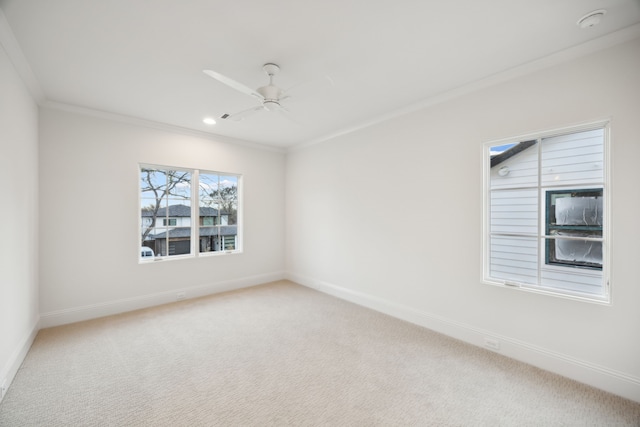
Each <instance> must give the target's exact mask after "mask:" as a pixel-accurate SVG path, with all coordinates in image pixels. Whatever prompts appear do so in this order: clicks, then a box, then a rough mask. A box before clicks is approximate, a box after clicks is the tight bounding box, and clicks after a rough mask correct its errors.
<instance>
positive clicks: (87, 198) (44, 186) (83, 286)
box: [40, 108, 285, 326]
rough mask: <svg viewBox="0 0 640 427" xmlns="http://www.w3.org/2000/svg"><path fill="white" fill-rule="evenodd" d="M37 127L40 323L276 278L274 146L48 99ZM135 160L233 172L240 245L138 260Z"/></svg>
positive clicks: (280, 179) (279, 262) (279, 181)
mask: <svg viewBox="0 0 640 427" xmlns="http://www.w3.org/2000/svg"><path fill="white" fill-rule="evenodd" d="M40 135H41V143H40V219H41V223H40V229H41V233H40V310H41V313H42V325H43V326H50V325H56V324H61V323H66V322H71V321H76V320H81V319H86V318H91V317H96V316H99V315H104V314H112V313H115V312H119V311H123V310H130V309H134V308H139V307H144V306H148V305H153V304H158V303H163V302H169V301H175V299H176V293H177V292H178V291H186V294H187V297H194V296H198V295H203V294H207V293H211V292H215V291H220V290H225V289H232V288H237V287H241V286H249V285H254V284H258V283H264V282H266V281H270V280H276V279H280V278H282V277H283V274H284V273H283V266H284V239H283V237H282V236H283V235H284V169H285V168H284V161H285V156H284V154H283V153H282V152H277V151H268V150H261V149H255V148H252V147H248V146H242V145H237V144H230V143H228V142H221V141H216V140H211V139H206V138H203V137H198V136H186V135H181V134H177V133H172V132H169V131H165V130H159V129H153V128H150V127H144V126H140V125H137V124H132V123H124V122H118V121H112V120H108V119H106V118H98V117H90V116H88V115H81V114H77V113H74V112H66V111H61V110H54V109H47V108H43V109H41V111H40ZM139 163H148V164H157V165H168V166H181V167H188V168H196V169H206V170H214V171H221V172H233V173H239V174H242V175H243V180H244V190H245V191H244V252H243V253H242V254H234V255H223V256H212V257H202V258H199V259H183V260H165V261H159V262H153V263H145V264H139V263H138V258H139V246H140V243H139V224H138V219H139V215H140V211H139V206H138V193H139V169H138V164H139Z"/></svg>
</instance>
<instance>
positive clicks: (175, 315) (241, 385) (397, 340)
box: [0, 281, 640, 427]
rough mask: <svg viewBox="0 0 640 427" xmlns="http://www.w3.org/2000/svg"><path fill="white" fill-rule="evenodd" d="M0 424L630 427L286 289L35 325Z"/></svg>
mask: <svg viewBox="0 0 640 427" xmlns="http://www.w3.org/2000/svg"><path fill="white" fill-rule="evenodd" d="M0 425H2V426H48V427H50V426H639V425H640V404H638V403H634V402H631V401H629V400H625V399H622V398H620V397H616V396H613V395H611V394H608V393H605V392H602V391H598V390H596V389H593V388H591V387H588V386H585V385H582V384H579V383H576V382H574V381H570V380H567V379H564V378H562V377H560V376H557V375H554V374H550V373H548V372H545V371H542V370H539V369H536V368H534V367H531V366H528V365H525V364H522V363H519V362H516V361H513V360H510V359H508V358H506V357H503V356H501V355H499V354H496V353H493V352H490V351H487V350H484V349H481V348H476V347H473V346H470V345H467V344H465V343H462V342H459V341H456V340H453V339H450V338H447V337H445V336H442V335H440V334H437V333H434V332H432V331H429V330H427V329H424V328H420V327H417V326H415V325H412V324H409V323H406V322H403V321H400V320H397V319H393V318H391V317H388V316H385V315H383V314H380V313H376V312H374V311H371V310H368V309H365V308H362V307H359V306H356V305H353V304H350V303H348V302H345V301H341V300H339V299H336V298H333V297H331V296H327V295H324V294H321V293H319V292H316V291H313V290H310V289H307V288H304V287H301V286H298V285H295V284H293V283H291V282H286V281H282V282H275V283H270V284H266V285H263V286H258V287H254V288H250V289H245V290H240V291H234V292H228V293H224V294H219V295H214V296H210V297H205V298H200V299H195V300H187V301H182V302H179V303H175V304H169V305H164V306H160V307H155V308H152V309H145V310H140V311H136V312H131V313H126V314H122V315H117V316H111V317H107V318H102V319H96V320H92V321H87V322H82V323H77V324H72V325H66V326H61V327H56V328H50V329H43V330H41V331H40V333H39V334H38V336H37V338H36V340H35V342H34V344H33V346H32V348H31V350H30V352H29V353H28V355H27V357H26V359H25V361H24V363H23V365H22V367H21V368H20V370H19V372H18V374H17V376H16V378H15V380H14V382H13V384H12V386H11V388H10V389H9V391H8V393H7V395H6V397H5V399H4V400H3V402H2V404H1V405H0Z"/></svg>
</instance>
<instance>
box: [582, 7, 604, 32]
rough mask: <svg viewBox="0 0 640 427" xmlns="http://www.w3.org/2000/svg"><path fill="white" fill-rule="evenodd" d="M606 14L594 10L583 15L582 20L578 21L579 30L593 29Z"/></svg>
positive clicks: (600, 10) (599, 10) (602, 11)
mask: <svg viewBox="0 0 640 427" xmlns="http://www.w3.org/2000/svg"><path fill="white" fill-rule="evenodd" d="M605 13H607V11H606V10H604V9H598V10H594V11H593V12H589V13H587V14H586V15H584V16H583V17H582V18H580V19H578V22H577V24H578V26H579V27H580V28H591V27H595V26H596V25H598V24H599V23H600V21H602V17H603V16H604V15H605Z"/></svg>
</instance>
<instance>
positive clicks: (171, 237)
mask: <svg viewBox="0 0 640 427" xmlns="http://www.w3.org/2000/svg"><path fill="white" fill-rule="evenodd" d="M198 218H199V219H198V227H199V229H198V236H199V243H198V251H199V252H214V251H229V250H234V249H236V247H237V242H236V240H237V228H238V226H237V225H235V224H229V222H230V214H229V213H226V212H221V211H219V210H218V209H214V208H210V207H200V208H199V216H198ZM192 225H193V224H192V221H191V206H186V205H171V206H169V207H167V208H160V209H158V212H157V213H155V226H154V212H153V211H152V210H150V209H143V210H142V211H141V235H142V236H144V235H145V232H147V231H148V234H147V236H146V238H145V239H144V242H143V246H147V247H149V248H151V249H153V251H154V252H155V255H156V256H167V255H181V254H188V253H190V252H191V227H192Z"/></svg>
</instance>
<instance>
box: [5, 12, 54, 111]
mask: <svg viewBox="0 0 640 427" xmlns="http://www.w3.org/2000/svg"><path fill="white" fill-rule="evenodd" d="M0 45H1V46H2V48H3V49H4V50H5V52H6V53H7V56H8V57H9V60H10V61H11V63H12V64H13V66H14V68H15V69H16V71H17V72H18V75H19V76H20V78H21V79H22V81H23V82H24V84H25V86H26V87H27V90H28V91H29V93H30V94H31V96H32V97H33V99H34V100H35V101H36V102H37V103H38V104H42V102H44V101H45V99H46V97H45V95H44V91H43V90H42V87H41V86H40V82H38V79H37V78H36V75H35V74H34V73H33V70H32V69H31V66H30V65H29V61H27V58H26V57H25V56H24V53H23V52H22V49H21V48H20V44H18V40H17V39H16V37H15V35H14V34H13V31H12V30H11V26H10V25H9V22H8V21H7V18H6V17H5V16H4V12H3V11H2V9H0Z"/></svg>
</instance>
